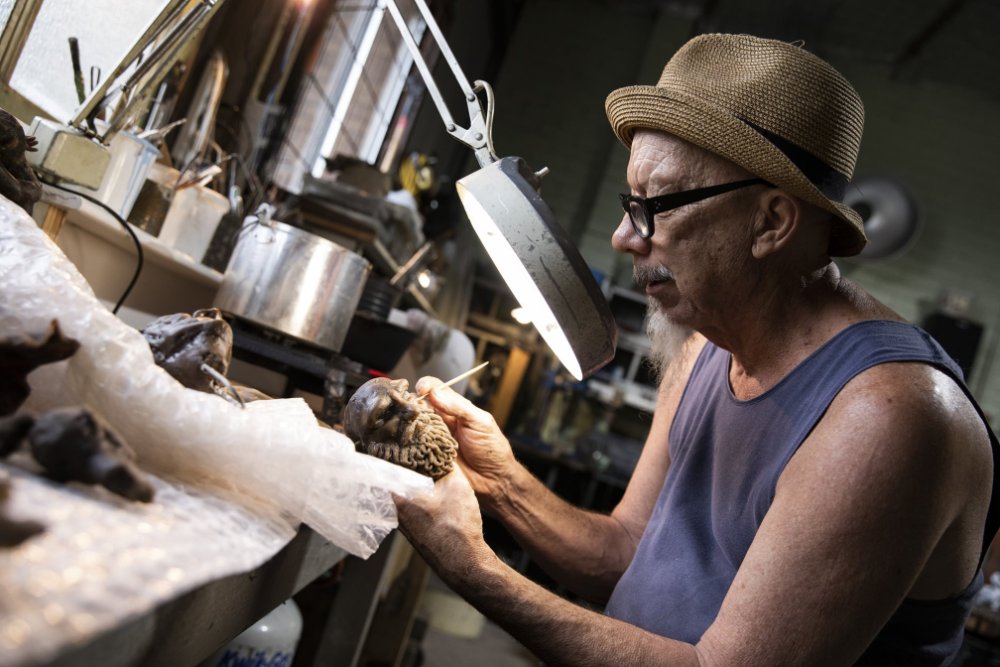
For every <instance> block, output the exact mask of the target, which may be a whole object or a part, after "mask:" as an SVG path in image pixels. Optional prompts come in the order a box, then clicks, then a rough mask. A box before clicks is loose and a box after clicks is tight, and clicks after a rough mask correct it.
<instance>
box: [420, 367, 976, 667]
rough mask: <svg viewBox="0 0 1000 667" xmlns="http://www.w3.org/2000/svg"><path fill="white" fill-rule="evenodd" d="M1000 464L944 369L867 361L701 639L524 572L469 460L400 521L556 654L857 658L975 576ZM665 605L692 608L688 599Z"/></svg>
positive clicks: (540, 648) (579, 658)
mask: <svg viewBox="0 0 1000 667" xmlns="http://www.w3.org/2000/svg"><path fill="white" fill-rule="evenodd" d="M991 460H992V458H991V453H990V449H989V443H988V440H987V438H986V434H985V430H984V428H983V426H982V424H981V423H979V421H978V419H977V418H976V416H975V414H974V411H973V410H972V408H971V406H969V404H968V402H967V401H965V399H964V396H962V394H961V390H960V389H958V388H957V387H956V386H955V385H954V383H953V382H951V380H949V379H947V378H945V377H944V375H943V374H941V373H940V372H937V371H934V370H932V369H930V368H929V367H926V366H922V365H916V364H887V365H884V366H879V367H876V368H875V369H872V370H869V371H866V372H865V373H863V374H862V375H861V376H859V377H858V378H855V380H853V381H852V382H851V383H849V384H848V386H847V387H846V388H845V389H844V390H843V391H842V392H841V395H840V396H838V398H837V399H836V400H835V401H834V403H833V405H831V407H830V410H829V411H828V412H827V414H826V416H825V417H824V418H823V420H822V421H821V423H820V425H819V426H818V427H817V428H816V429H815V431H814V432H813V434H811V435H810V436H809V438H808V439H807V441H806V442H805V443H804V444H803V446H802V448H801V449H800V451H799V453H797V454H796V455H795V457H794V458H793V460H792V462H790V463H789V465H788V466H787V468H786V470H785V472H784V473H783V475H782V477H781V480H780V482H779V486H778V490H777V493H776V496H775V500H774V503H773V505H772V507H771V509H770V511H769V512H768V514H767V516H766V517H765V519H764V522H763V524H762V526H761V528H760V530H759V531H758V533H757V536H756V538H755V539H754V542H753V544H752V545H751V547H750V550H749V551H748V553H747V555H746V558H745V559H744V561H743V563H742V565H741V567H740V569H739V571H738V572H737V575H736V579H735V581H734V582H733V584H732V586H731V587H730V590H729V593H728V595H727V597H726V599H725V601H724V602H723V605H722V608H721V610H720V613H719V615H718V617H717V618H716V620H715V622H714V623H713V624H712V625H711V626H710V627H709V629H708V630H707V631H706V633H705V635H704V636H703V637H702V639H701V641H700V642H699V643H698V644H697V645H696V646H690V645H685V644H682V643H680V642H676V641H672V640H669V639H666V638H663V637H658V636H655V635H652V634H650V633H648V632H645V631H642V630H640V629H638V628H635V627H631V626H628V625H627V624H625V623H621V622H619V621H616V620H614V619H610V618H607V617H604V616H601V615H600V614H597V613H593V612H589V611H586V610H583V609H579V608H577V607H575V606H573V605H572V604H570V603H568V602H566V601H565V600H562V599H560V598H558V597H557V596H555V595H553V594H551V593H549V592H547V591H545V590H543V589H541V588H539V587H537V586H535V585H534V584H531V583H530V582H528V581H527V580H525V579H524V578H523V577H521V576H520V575H518V574H517V573H514V572H512V571H511V570H510V569H509V568H507V567H506V566H504V565H503V564H502V563H500V562H499V561H498V559H497V558H496V557H495V555H493V554H492V552H491V551H490V550H489V548H488V547H487V546H486V545H485V543H484V542H483V541H482V526H481V523H479V521H480V519H479V512H478V507H477V506H476V503H475V501H474V497H473V495H472V493H471V490H469V488H468V485H467V482H466V480H465V477H464V475H462V474H461V472H460V471H456V472H454V473H452V474H451V475H449V476H448V477H445V478H444V479H443V480H442V481H440V482H439V483H438V487H437V490H436V492H435V494H434V496H433V497H432V498H431V499H429V500H421V501H417V502H416V503H408V502H402V501H401V504H400V522H401V523H400V525H401V527H402V528H403V530H404V532H406V534H407V535H408V536H409V537H410V539H411V541H412V542H413V543H414V545H415V546H416V547H417V549H418V550H419V551H420V552H421V553H422V554H423V555H424V557H425V558H426V559H427V560H428V562H429V563H430V564H431V565H432V566H433V567H434V568H435V569H436V570H437V571H438V572H439V573H440V574H441V575H442V577H443V578H444V579H445V581H446V582H447V583H448V584H449V585H450V586H452V587H453V588H454V589H455V590H456V591H457V592H459V593H460V594H462V595H463V596H465V597H467V598H468V599H469V600H470V601H471V602H472V603H473V604H474V605H476V606H477V607H478V608H479V609H480V610H481V611H483V613H485V614H486V615H487V616H489V617H490V618H492V619H493V620H494V621H496V622H497V623H499V624H500V625H501V626H503V627H504V628H506V629H507V630H508V631H509V632H510V633H511V634H512V635H513V636H514V637H515V638H517V639H518V640H519V641H521V642H523V643H524V644H525V645H527V646H528V647H530V648H531V649H532V650H534V651H535V652H537V653H538V655H539V656H540V657H542V658H543V659H544V660H545V661H546V662H548V663H550V664H552V665H608V664H614V665H616V666H618V667H626V666H627V665H636V666H639V665H647V666H648V665H681V666H688V665H703V666H704V665H737V664H738V665H845V664H851V663H853V662H854V661H855V660H857V658H858V657H859V656H860V655H861V654H862V652H863V651H864V649H865V648H866V647H867V646H868V644H869V643H870V642H871V640H872V638H873V637H874V636H875V634H876V633H877V632H878V630H879V629H880V628H881V627H883V626H884V624H885V623H886V621H887V620H888V618H889V617H890V616H891V614H892V613H893V611H894V610H895V608H896V607H897V606H898V605H899V603H900V601H901V600H902V599H903V598H904V597H906V596H907V595H910V594H917V593H918V592H919V593H923V594H927V595H931V596H937V597H945V596H946V595H948V594H952V593H955V592H958V591H959V590H961V589H962V588H963V587H964V586H965V585H966V584H967V583H968V582H969V581H971V579H972V576H973V573H974V572H975V570H976V566H977V563H978V557H979V544H978V542H981V539H982V520H983V516H984V515H985V506H986V504H987V502H988V500H989V496H990V480H991V476H992V464H991ZM963 526H964V530H957V531H956V527H958V528H962V527H963ZM977 533H978V535H979V537H978V539H971V538H970V536H972V535H975V534H977ZM956 555H958V558H955V556H956ZM921 596H922V595H921ZM662 604H663V608H664V613H680V614H682V613H684V609H683V606H682V605H683V601H675V600H663V601H662Z"/></svg>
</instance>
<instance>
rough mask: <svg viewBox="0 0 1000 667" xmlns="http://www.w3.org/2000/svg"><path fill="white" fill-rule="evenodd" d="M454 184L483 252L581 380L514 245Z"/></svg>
mask: <svg viewBox="0 0 1000 667" xmlns="http://www.w3.org/2000/svg"><path fill="white" fill-rule="evenodd" d="M456 186H457V189H458V196H459V198H460V199H461V201H462V206H464V207H465V211H466V213H467V214H468V216H469V222H470V223H472V228H473V229H474V230H475V231H476V234H477V235H478V236H479V240H480V241H482V244H483V247H484V248H485V249H486V252H487V254H489V256H490V259H492V260H493V263H494V264H495V265H496V267H497V270H498V271H499V272H500V276H501V277H502V278H503V279H504V282H506V283H507V286H508V287H510V291H511V292H512V293H513V294H514V298H516V299H517V302H518V303H519V304H520V305H521V307H522V308H524V309H525V311H527V313H528V315H529V316H530V318H531V321H532V323H534V325H535V328H536V329H538V333H539V334H541V336H542V339H543V340H544V341H545V342H546V344H548V346H549V348H550V349H551V350H552V352H553V353H554V354H555V355H556V357H557V358H558V359H559V361H560V362H562V364H563V366H565V367H566V370H567V371H569V373H570V375H572V376H573V377H574V378H576V379H577V380H582V379H583V371H582V370H581V368H580V362H579V360H578V359H577V357H576V353H575V352H574V351H573V347H572V346H571V345H570V342H569V340H568V339H567V338H566V334H565V333H564V332H563V330H562V327H560V326H559V322H558V321H557V320H556V316H555V314H554V313H553V312H552V309H551V308H549V305H548V304H547V303H546V302H545V298H544V297H543V296H542V293H541V291H540V290H539V289H538V286H537V285H535V281H534V280H532V278H531V274H529V273H528V270H527V269H526V268H525V266H524V264H522V263H521V260H520V259H518V257H517V253H516V252H515V251H514V248H513V247H511V245H510V243H509V242H508V241H507V239H505V238H504V236H503V234H502V233H501V232H500V230H499V229H498V228H497V225H496V223H495V222H494V221H493V219H492V218H491V217H490V214H489V213H488V212H487V211H486V209H485V207H484V206H483V204H482V202H480V201H479V199H478V197H477V196H476V195H475V194H474V193H473V192H471V191H470V190H469V189H468V188H466V187H464V186H463V184H462V183H461V182H459V183H456ZM492 194H493V196H496V197H498V198H501V199H502V193H499V192H495V193H492ZM499 204H500V207H501V208H503V209H508V210H509V208H510V207H508V206H505V205H504V202H503V201H500V202H499Z"/></svg>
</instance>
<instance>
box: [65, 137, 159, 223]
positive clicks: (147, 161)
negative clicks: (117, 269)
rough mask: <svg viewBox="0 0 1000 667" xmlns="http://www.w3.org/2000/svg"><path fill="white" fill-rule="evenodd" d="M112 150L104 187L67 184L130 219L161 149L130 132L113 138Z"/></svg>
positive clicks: (102, 184) (109, 146) (110, 146)
mask: <svg viewBox="0 0 1000 667" xmlns="http://www.w3.org/2000/svg"><path fill="white" fill-rule="evenodd" d="M108 148H109V149H110V151H111V159H110V161H109V162H108V169H107V171H105V172H104V178H103V180H101V187H99V188H98V189H97V191H96V192H95V191H94V190H92V189H90V188H88V187H85V186H82V185H67V186H66V187H69V188H70V189H73V190H77V191H78V192H82V193H83V194H87V195H91V196H92V197H96V198H97V199H99V200H100V201H102V202H104V203H105V204H107V206H108V208H110V209H111V210H112V211H114V212H116V213H117V214H118V215H120V216H122V217H123V218H126V219H128V214H129V212H131V210H132V205H133V204H134V203H135V200H136V198H137V197H138V196H139V191H140V190H141V189H142V186H143V184H144V183H145V182H146V175H147V174H148V173H149V169H150V167H151V166H152V165H153V163H154V162H155V161H156V158H157V156H159V154H160V150H159V149H158V148H157V147H156V146H155V145H154V144H151V143H150V142H148V141H146V140H145V139H140V138H139V137H137V136H135V135H134V134H131V133H129V132H119V133H118V134H116V135H115V136H113V137H112V138H111V141H110V143H109V144H108Z"/></svg>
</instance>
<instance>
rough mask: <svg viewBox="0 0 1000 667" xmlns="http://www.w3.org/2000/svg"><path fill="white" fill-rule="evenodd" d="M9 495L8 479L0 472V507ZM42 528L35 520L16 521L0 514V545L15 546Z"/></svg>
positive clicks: (42, 529)
mask: <svg viewBox="0 0 1000 667" xmlns="http://www.w3.org/2000/svg"><path fill="white" fill-rule="evenodd" d="M9 497H10V480H9V479H8V477H7V475H6V474H5V473H2V472H0V507H2V506H3V505H4V504H5V503H6V502H7V498H9ZM44 530H45V528H44V526H42V524H40V523H36V522H35V521H17V520H15V519H10V518H8V517H5V516H3V515H0V547H16V546H17V545H19V544H21V543H22V542H24V541H25V540H27V539H28V538H30V537H34V536H35V535H38V534H39V533H41V532H42V531H44Z"/></svg>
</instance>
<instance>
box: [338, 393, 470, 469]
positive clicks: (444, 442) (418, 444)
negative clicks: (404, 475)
mask: <svg viewBox="0 0 1000 667" xmlns="http://www.w3.org/2000/svg"><path fill="white" fill-rule="evenodd" d="M408 389H409V383H408V382H407V381H406V380H390V379H389V378H374V379H372V380H369V381H368V382H366V383H365V384H363V385H361V387H359V388H358V390H357V391H356V392H354V395H353V396H351V399H350V400H349V401H348V402H347V406H346V407H345V408H344V431H345V432H346V433H347V435H348V437H350V438H351V439H352V440H354V442H355V444H356V445H357V447H358V448H359V449H360V450H361V451H363V452H365V453H367V454H371V455H372V456H377V457H379V458H382V459H385V460H387V461H391V462H392V463H396V464H398V465H402V466H404V467H407V468H410V469H411V470H415V471H417V472H419V473H421V474H424V475H427V476H429V477H432V478H434V479H438V478H439V477H442V476H444V475H446V474H447V473H448V472H449V471H450V470H451V467H452V464H453V463H454V460H455V457H456V455H457V453H458V444H457V443H456V442H455V439H454V438H452V436H451V433H450V432H449V431H448V427H447V426H446V425H445V423H444V421H443V420H442V419H441V417H440V416H439V415H438V414H437V413H436V412H434V410H432V409H431V408H430V407H429V406H427V405H426V404H425V403H424V402H423V401H421V400H419V399H418V398H417V395H416V394H414V393H412V392H410V391H409V390H408Z"/></svg>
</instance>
